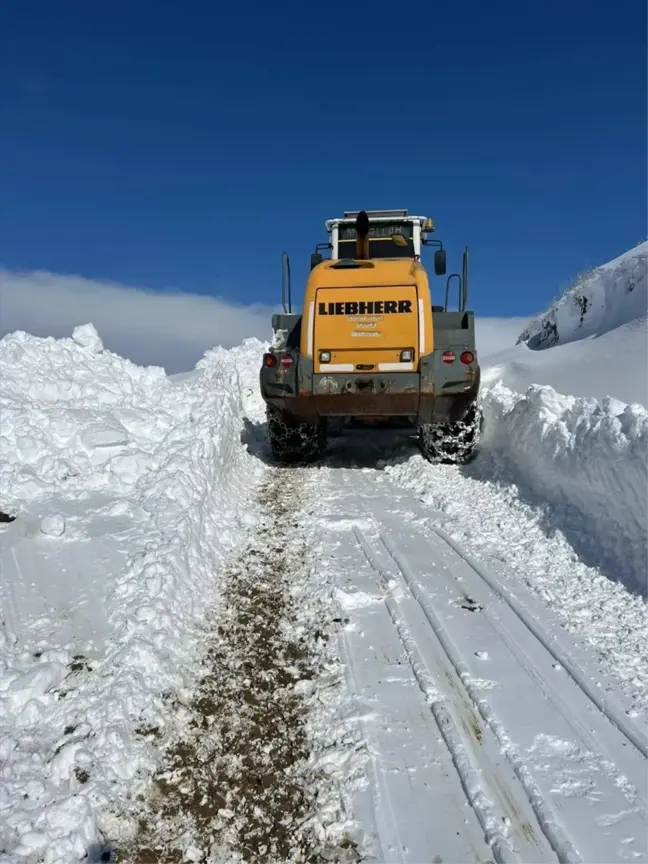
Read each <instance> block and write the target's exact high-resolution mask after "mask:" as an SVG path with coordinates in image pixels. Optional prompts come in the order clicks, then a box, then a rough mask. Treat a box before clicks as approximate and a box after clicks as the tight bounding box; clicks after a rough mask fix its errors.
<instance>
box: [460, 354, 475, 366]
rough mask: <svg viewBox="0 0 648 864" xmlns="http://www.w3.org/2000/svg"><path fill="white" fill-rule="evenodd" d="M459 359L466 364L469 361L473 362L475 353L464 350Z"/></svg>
mask: <svg viewBox="0 0 648 864" xmlns="http://www.w3.org/2000/svg"><path fill="white" fill-rule="evenodd" d="M459 359H460V360H461V362H462V363H465V364H466V366H467V365H468V364H469V363H472V362H473V360H474V359H475V355H474V354H473V352H472V351H464V352H463V354H462V355H461V357H460V358H459Z"/></svg>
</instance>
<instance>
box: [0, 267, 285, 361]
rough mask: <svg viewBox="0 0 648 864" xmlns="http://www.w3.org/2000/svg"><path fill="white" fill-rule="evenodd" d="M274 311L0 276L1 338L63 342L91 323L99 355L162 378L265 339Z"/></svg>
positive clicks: (67, 279) (38, 276)
mask: <svg viewBox="0 0 648 864" xmlns="http://www.w3.org/2000/svg"><path fill="white" fill-rule="evenodd" d="M275 311H278V310H277V308H276V307H271V306H263V305H261V304H257V305H253V306H237V305H235V304H233V303H230V302H228V301H225V300H221V299H217V298H215V297H211V296H204V295H199V294H185V293H182V292H179V291H148V290H145V289H142V288H135V287H131V286H127V285H120V284H118V283H111V282H102V281H95V280H92V279H85V278H83V277H81V276H59V275H57V274H54V273H48V272H44V271H36V272H26V273H14V272H11V271H8V270H2V269H0V335H5V334H6V333H11V332H13V331H15V330H25V331H26V332H27V333H31V334H33V335H35V336H57V337H60V336H70V335H71V334H72V330H73V329H74V327H75V326H77V325H78V324H87V323H92V324H94V326H95V327H96V328H97V330H98V331H99V334H100V336H101V338H102V339H103V342H104V344H105V346H106V348H108V349H110V350H111V351H114V352H116V353H117V354H120V355H121V356H122V357H127V358H128V359H130V360H133V361H134V362H136V363H139V364H142V365H145V366H147V365H152V366H164V367H165V369H166V370H167V372H169V373H173V372H182V371H186V370H189V369H193V367H194V365H195V364H196V362H197V361H198V360H200V358H201V357H202V356H203V354H204V353H205V351H206V350H208V349H209V348H213V347H214V346H215V345H222V346H223V347H225V348H229V347H231V346H232V345H237V344H239V343H240V342H241V341H242V340H243V339H245V338H246V337H248V336H256V337H258V338H259V339H262V340H266V339H271V338H272V327H271V316H272V313H273V312H275Z"/></svg>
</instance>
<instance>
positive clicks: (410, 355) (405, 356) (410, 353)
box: [400, 348, 414, 363]
mask: <svg viewBox="0 0 648 864" xmlns="http://www.w3.org/2000/svg"><path fill="white" fill-rule="evenodd" d="M413 359H414V349H413V348H406V349H405V350H404V351H401V353H400V362H401V363H411V362H412V360H413Z"/></svg>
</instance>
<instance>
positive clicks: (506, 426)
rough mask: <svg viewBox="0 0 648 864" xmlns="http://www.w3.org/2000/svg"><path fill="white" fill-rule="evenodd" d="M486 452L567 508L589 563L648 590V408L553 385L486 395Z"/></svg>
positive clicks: (499, 469) (500, 468)
mask: <svg viewBox="0 0 648 864" xmlns="http://www.w3.org/2000/svg"><path fill="white" fill-rule="evenodd" d="M482 398H483V407H484V415H485V427H484V437H483V449H484V454H485V456H486V457H487V458H488V457H489V456H492V457H494V464H495V466H496V476H495V477H494V479H497V475H499V476H500V477H505V478H507V479H508V480H511V479H512V480H513V481H514V482H516V483H517V484H518V487H519V489H520V492H521V494H525V493H527V494H529V493H530V495H531V497H532V498H533V499H535V500H538V501H546V502H549V503H550V504H553V505H554V506H556V507H560V508H563V517H564V518H563V519H562V521H563V523H564V524H565V525H566V526H568V530H569V531H573V532H576V533H577V534H578V536H579V544H578V545H579V546H580V547H581V548H583V547H588V548H589V550H591V558H590V560H589V563H590V564H591V563H597V564H600V565H601V566H602V567H603V568H604V569H606V570H607V571H608V572H609V574H610V575H611V576H612V577H613V578H616V579H618V580H620V581H622V582H623V583H624V584H626V585H627V586H628V587H629V588H631V589H632V590H635V591H640V592H641V593H645V592H646V590H647V587H648V578H647V567H648V558H647V550H648V527H647V521H648V411H646V409H645V408H643V407H642V406H641V405H637V404H633V405H626V406H620V405H619V403H618V402H616V400H613V399H604V400H602V401H600V402H599V401H597V400H596V399H583V398H580V399H579V398H574V397H572V396H564V395H561V394H559V393H557V392H556V391H555V390H554V389H553V388H551V387H543V386H539V385H534V386H531V387H530V388H529V389H528V390H527V392H526V393H525V394H524V395H521V394H518V393H514V392H513V391H512V390H509V389H508V388H507V387H505V386H503V385H502V384H501V383H499V382H498V383H496V384H495V385H493V386H491V387H487V388H485V389H484V392H483V397H482Z"/></svg>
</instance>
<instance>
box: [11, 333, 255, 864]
mask: <svg viewBox="0 0 648 864" xmlns="http://www.w3.org/2000/svg"><path fill="white" fill-rule="evenodd" d="M75 333H76V335H75V337H74V338H66V339H59V340H54V339H37V338H34V337H31V336H29V335H28V334H25V333H20V332H18V333H14V334H11V335H9V336H7V337H5V338H4V339H3V340H2V341H0V367H1V368H2V369H3V376H2V381H1V382H0V423H1V426H0V447H1V451H0V452H1V465H2V467H1V469H0V470H1V475H0V476H1V478H2V482H1V489H2V498H1V500H0V509H1V510H2V511H3V512H5V513H9V514H10V515H12V516H15V517H17V518H16V519H15V521H13V522H10V523H9V524H7V525H6V526H5V527H4V529H3V534H2V548H1V554H2V560H1V562H0V565H1V570H2V577H3V578H2V583H1V585H0V596H1V599H2V608H3V613H4V614H3V626H2V631H1V632H0V658H1V663H2V677H1V679H0V702H1V714H2V721H1V726H0V741H1V742H2V744H1V749H2V754H3V762H4V767H3V780H2V798H3V802H7V805H6V809H4V811H3V820H2V824H3V829H2V833H3V841H2V842H3V846H4V848H5V849H7V850H9V851H8V853H7V854H8V855H9V857H7V856H3V855H0V860H3V861H5V860H6V861H24V860H30V858H29V856H30V855H32V853H37V855H38V856H39V857H38V860H42V861H44V862H46V864H54V862H64V861H65V862H66V864H69V862H70V861H73V860H80V858H81V857H82V856H83V855H84V854H85V853H86V851H87V850H88V848H89V847H90V846H91V845H92V844H96V843H98V842H101V839H102V831H105V830H107V827H109V826H110V817H109V813H110V809H111V807H112V806H114V805H115V804H116V802H120V803H121V804H123V802H124V801H130V800H133V799H134V798H135V797H136V795H137V794H138V791H139V790H140V789H141V788H142V786H144V787H145V786H146V781H147V777H148V776H150V772H151V770H153V767H154V764H155V761H154V759H153V755H154V750H153V748H152V745H151V743H150V742H149V741H147V739H146V737H145V736H143V735H142V734H141V733H138V731H137V730H138V729H140V730H141V729H144V728H146V727H155V726H157V727H159V729H161V730H163V729H164V728H165V723H166V722H167V716H166V714H167V712H166V709H165V700H164V694H165V693H168V692H172V691H173V690H174V689H176V688H179V687H183V686H185V687H186V686H190V685H191V682H192V680H193V677H194V672H193V670H194V668H195V662H196V660H195V658H196V656H197V655H198V654H199V653H200V629H201V626H202V622H203V620H204V617H205V615H206V613H207V610H208V609H209V608H210V606H212V605H213V604H214V603H215V602H216V599H217V588H218V586H217V583H214V573H215V572H216V571H217V569H218V567H219V565H220V564H221V563H222V561H223V560H224V559H225V557H226V556H227V555H228V554H229V553H231V551H232V549H233V548H234V547H235V544H236V542H237V540H238V536H239V535H238V520H239V518H240V517H241V516H243V514H244V513H245V511H246V509H247V506H248V501H249V496H250V494H251V490H252V489H253V488H254V486H255V483H256V480H257V478H258V476H259V474H260V470H261V468H260V464H259V462H258V461H257V460H255V459H254V458H253V457H252V455H251V454H250V453H249V452H248V451H247V450H246V449H245V448H244V447H242V446H241V443H240V439H241V435H242V433H243V431H244V429H243V409H242V399H243V395H242V394H243V389H244V388H242V387H241V385H240V376H241V375H243V376H244V377H245V378H246V380H251V379H252V378H253V371H252V370H253V369H254V371H256V368H255V367H256V364H257V359H258V354H259V346H260V343H258V342H257V341H256V340H249V341H247V342H245V343H243V345H242V346H240V347H239V348H237V349H234V350H232V351H224V350H222V349H215V350H213V351H210V352H208V353H207V355H206V356H205V358H204V359H203V361H201V363H200V364H198V365H199V368H198V369H197V371H196V374H195V375H194V376H192V377H191V378H189V379H188V380H186V381H182V382H176V381H173V380H171V379H168V378H167V377H166V375H165V374H164V372H163V370H161V369H157V368H141V367H137V366H135V365H134V364H132V363H130V362H128V361H125V360H122V359H121V358H119V357H117V356H116V355H114V354H112V353H110V352H108V351H103V352H102V351H100V350H99V342H98V341H97V338H95V336H96V333H95V331H94V328H92V330H90V329H88V328H81V332H80V333H79V331H75Z"/></svg>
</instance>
